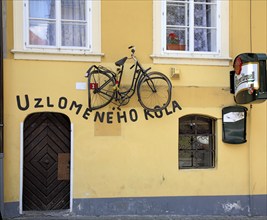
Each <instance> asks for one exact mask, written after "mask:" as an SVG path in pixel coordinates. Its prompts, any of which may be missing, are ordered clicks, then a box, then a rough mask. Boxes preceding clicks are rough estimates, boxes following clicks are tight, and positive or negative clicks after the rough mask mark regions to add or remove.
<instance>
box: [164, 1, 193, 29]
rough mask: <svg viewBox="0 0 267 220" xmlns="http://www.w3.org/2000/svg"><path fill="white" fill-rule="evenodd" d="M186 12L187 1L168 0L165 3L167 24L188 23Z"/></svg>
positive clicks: (181, 24)
mask: <svg viewBox="0 0 267 220" xmlns="http://www.w3.org/2000/svg"><path fill="white" fill-rule="evenodd" d="M188 12H189V11H188V4H187V3H178V2H169V3H168V4H167V25H179V26H186V25H188V23H189V20H188V19H189V16H188Z"/></svg>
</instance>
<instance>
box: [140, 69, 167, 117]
mask: <svg viewBox="0 0 267 220" xmlns="http://www.w3.org/2000/svg"><path fill="white" fill-rule="evenodd" d="M171 94H172V84H171V81H170V80H169V79H168V78H167V77H166V76H165V75H164V74H163V73H160V72H151V73H148V74H147V75H146V76H144V77H143V78H142V79H141V80H140V82H139V83H138V85H137V95H138V101H139V102H140V104H141V106H142V107H143V108H144V109H146V110H148V111H151V112H156V111H161V110H163V109H165V108H166V107H167V106H168V105H169V104H170V101H171Z"/></svg>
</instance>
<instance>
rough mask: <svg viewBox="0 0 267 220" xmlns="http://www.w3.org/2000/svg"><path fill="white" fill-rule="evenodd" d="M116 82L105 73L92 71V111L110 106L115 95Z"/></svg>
mask: <svg viewBox="0 0 267 220" xmlns="http://www.w3.org/2000/svg"><path fill="white" fill-rule="evenodd" d="M114 86H115V80H114V78H113V77H112V76H111V75H110V74H107V73H105V72H99V71H92V72H91V73H90V74H89V76H88V102H89V103H88V106H89V109H90V110H95V109H100V108H102V107H104V106H106V105H108V104H109V103H110V102H111V101H112V99H113V97H114V95H115V90H114Z"/></svg>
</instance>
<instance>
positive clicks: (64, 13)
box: [61, 0, 85, 21]
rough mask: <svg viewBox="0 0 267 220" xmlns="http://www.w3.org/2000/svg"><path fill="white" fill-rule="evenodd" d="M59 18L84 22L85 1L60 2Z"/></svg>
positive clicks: (67, 0)
mask: <svg viewBox="0 0 267 220" xmlns="http://www.w3.org/2000/svg"><path fill="white" fill-rule="evenodd" d="M61 17H62V19H68V20H82V21H85V0H61Z"/></svg>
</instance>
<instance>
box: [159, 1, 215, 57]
mask: <svg viewBox="0 0 267 220" xmlns="http://www.w3.org/2000/svg"><path fill="white" fill-rule="evenodd" d="M165 3H166V5H165V10H166V13H164V15H166V17H165V26H166V29H165V30H166V31H165V39H166V43H165V49H166V50H184V51H189V52H218V46H217V44H218V42H217V36H218V22H217V19H218V17H219V10H217V5H218V4H217V0H166V2H165ZM173 44H175V45H176V47H174V46H173ZM178 45H179V46H178Z"/></svg>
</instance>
